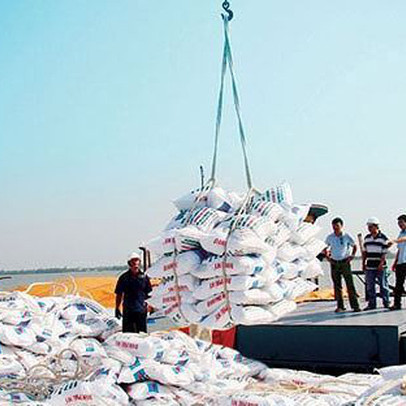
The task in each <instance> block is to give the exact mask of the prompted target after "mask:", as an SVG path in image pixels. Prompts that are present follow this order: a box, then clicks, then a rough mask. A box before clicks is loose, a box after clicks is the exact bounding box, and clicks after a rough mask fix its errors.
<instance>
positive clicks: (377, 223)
mask: <svg viewBox="0 0 406 406" xmlns="http://www.w3.org/2000/svg"><path fill="white" fill-rule="evenodd" d="M369 224H374V225H376V226H377V225H379V224H380V221H379V220H378V218H377V217H370V218H369V219H368V220H367V225H369Z"/></svg>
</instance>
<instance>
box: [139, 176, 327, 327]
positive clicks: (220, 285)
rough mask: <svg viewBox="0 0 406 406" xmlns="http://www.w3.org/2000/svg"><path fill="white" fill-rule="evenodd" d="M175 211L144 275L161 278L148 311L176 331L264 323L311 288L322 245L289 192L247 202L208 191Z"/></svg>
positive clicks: (277, 190)
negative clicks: (194, 326) (174, 326)
mask: <svg viewBox="0 0 406 406" xmlns="http://www.w3.org/2000/svg"><path fill="white" fill-rule="evenodd" d="M174 203H175V206H176V208H177V209H178V210H179V213H178V214H177V215H176V216H175V217H174V218H173V219H172V220H171V222H170V223H169V225H168V226H167V227H166V229H165V230H164V231H163V232H162V233H161V234H160V235H159V236H158V237H157V238H155V239H153V240H152V241H150V242H149V243H148V244H147V247H148V248H149V250H150V251H151V252H152V254H153V258H154V259H156V261H155V262H154V263H153V265H152V267H151V268H150V269H149V270H148V275H149V276H150V277H154V278H162V283H161V284H160V285H159V286H158V287H157V288H156V289H154V290H153V292H152V297H151V298H150V300H149V304H150V305H151V306H153V307H154V308H156V309H158V310H160V311H161V312H162V313H163V314H164V315H166V316H168V317H170V318H172V319H173V320H174V321H175V322H176V323H177V324H179V325H184V326H186V325H189V324H199V325H201V326H202V327H206V328H214V329H226V328H229V327H231V326H233V325H237V324H246V325H249V324H267V323H271V322H273V321H275V320H277V319H278V318H280V317H282V316H283V315H285V314H287V313H289V312H291V311H293V310H294V309H295V308H296V303H295V299H296V298H297V297H299V296H302V295H304V294H306V293H309V292H311V291H313V290H314V289H315V288H316V285H315V284H314V283H312V282H310V281H309V279H310V278H315V277H318V276H320V275H321V274H322V268H321V265H320V262H319V261H318V260H317V258H316V256H317V255H318V254H319V253H320V252H321V251H322V250H323V249H324V247H325V244H324V242H323V241H321V240H319V239H317V238H316V236H317V234H318V233H319V231H320V228H319V227H318V226H317V225H314V224H310V223H306V222H304V219H305V217H306V215H307V213H308V211H309V208H310V207H309V205H296V204H294V203H293V199H292V193H291V190H290V187H289V185H288V184H286V183H285V184H282V185H281V186H278V187H276V188H274V189H271V190H268V191H266V192H265V193H253V194H252V195H250V196H247V197H243V196H239V195H238V194H236V193H234V192H231V193H229V192H226V191H225V190H224V189H222V188H220V187H208V188H206V189H204V190H203V191H201V190H198V191H194V192H191V193H189V194H187V195H186V196H183V197H181V198H180V199H178V200H176V201H175V202H174Z"/></svg>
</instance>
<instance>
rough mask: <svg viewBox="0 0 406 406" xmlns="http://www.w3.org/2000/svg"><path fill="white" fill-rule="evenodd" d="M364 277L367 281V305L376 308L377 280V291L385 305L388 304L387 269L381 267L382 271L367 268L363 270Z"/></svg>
mask: <svg viewBox="0 0 406 406" xmlns="http://www.w3.org/2000/svg"><path fill="white" fill-rule="evenodd" d="M365 278H366V283H367V293H368V307H371V308H374V309H375V308H376V285H375V283H376V282H378V285H379V291H380V294H381V298H382V302H383V305H384V306H385V307H388V306H389V293H390V291H389V286H388V271H387V269H386V268H385V269H383V270H382V271H378V270H377V269H374V270H367V271H365Z"/></svg>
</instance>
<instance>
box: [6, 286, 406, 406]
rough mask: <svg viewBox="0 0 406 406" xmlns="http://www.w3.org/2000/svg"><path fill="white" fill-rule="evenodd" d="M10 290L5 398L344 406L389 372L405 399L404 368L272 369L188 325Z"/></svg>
mask: <svg viewBox="0 0 406 406" xmlns="http://www.w3.org/2000/svg"><path fill="white" fill-rule="evenodd" d="M0 299H1V300H0V331H1V334H0V406H3V405H4V406H6V405H20V406H25V405H27V406H28V405H30V406H126V405H138V406H144V405H145V406H154V405H182V406H194V405H196V406H197V405H212V406H216V405H218V406H225V405H230V406H234V405H261V406H275V405H278V406H303V405H309V406H311V405H318V406H344V405H349V404H354V402H356V401H357V399H358V397H359V395H360V394H361V397H359V402H357V403H356V404H357V405H360V406H361V405H364V404H365V405H367V404H368V403H367V401H368V399H370V397H371V396H374V397H376V399H378V398H379V399H380V396H381V395H382V394H383V393H381V395H380V394H379V390H381V388H382V386H386V383H387V381H388V380H391V381H394V383H395V384H396V385H395V386H397V388H395V389H396V390H395V392H393V390H392V391H391V392H390V393H391V395H390V396H392V397H393V396H395V395H396V396H397V397H398V398H399V399H398V400H399V402H400V401H404V397H401V391H400V390H399V385H400V381H399V380H398V378H401V377H403V375H404V374H405V373H406V372H405V370H404V367H402V368H399V367H396V368H391V369H386V370H381V371H380V372H381V376H379V375H361V374H347V375H343V376H341V377H338V378H335V377H330V376H326V375H317V374H313V373H309V372H301V371H293V370H285V369H269V368H267V367H266V366H265V365H264V364H262V363H261V362H258V361H254V360H250V359H247V358H245V357H243V356H242V355H241V354H240V353H238V352H237V351H235V350H232V349H230V348H225V347H221V346H219V345H213V344H211V343H210V342H205V341H201V340H195V339H193V338H191V337H189V336H187V335H186V334H183V333H181V332H179V331H170V332H156V333H151V334H149V335H146V334H132V333H121V332H117V324H118V322H117V321H116V320H114V319H112V318H111V316H109V315H108V312H106V311H105V309H103V308H102V307H100V306H99V305H97V304H96V303H94V302H92V301H90V300H88V299H83V298H79V297H73V296H68V297H45V298H36V297H33V296H29V295H26V294H23V293H19V292H18V293H7V294H2V295H1V297H0ZM63 349H69V351H70V352H68V353H65V354H63V353H61V350H63ZM78 366H79V368H78ZM45 367H46V368H45ZM33 368H35V369H33ZM391 387H393V388H394V386H393V385H391ZM393 388H392V389H393ZM388 389H389V388H388ZM385 392H386V391H385ZM38 394H39V395H40V396H38V397H36V395H38ZM387 396H389V395H385V396H384V398H383V399H386V398H387ZM377 402H378V400H377ZM374 404H375V403H374ZM376 404H383V403H376ZM387 404H388V405H389V404H395V403H389V402H388V403H387ZM396 404H403V403H396Z"/></svg>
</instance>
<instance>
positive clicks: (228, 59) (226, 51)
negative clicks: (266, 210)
mask: <svg viewBox="0 0 406 406" xmlns="http://www.w3.org/2000/svg"><path fill="white" fill-rule="evenodd" d="M223 22H224V48H223V59H222V65H221V78H220V90H219V96H218V104H217V116H216V130H215V137H214V151H213V160H212V168H211V179H213V180H214V179H215V178H216V170H217V159H218V145H219V135H220V128H221V122H222V116H223V100H224V82H225V75H226V72H227V67H228V70H229V72H230V77H231V85H232V94H233V101H234V108H235V113H236V115H237V121H238V131H239V134H240V141H241V148H242V152H243V157H244V167H245V176H246V180H247V186H248V189H251V188H252V176H251V170H250V165H249V161H248V153H247V139H246V136H245V130H244V125H243V121H242V115H241V107H240V97H239V94H238V87H237V81H236V77H235V73H234V63H233V56H232V52H231V43H230V37H229V30H228V26H229V18H227V17H226V16H224V15H223Z"/></svg>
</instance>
